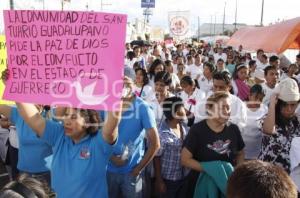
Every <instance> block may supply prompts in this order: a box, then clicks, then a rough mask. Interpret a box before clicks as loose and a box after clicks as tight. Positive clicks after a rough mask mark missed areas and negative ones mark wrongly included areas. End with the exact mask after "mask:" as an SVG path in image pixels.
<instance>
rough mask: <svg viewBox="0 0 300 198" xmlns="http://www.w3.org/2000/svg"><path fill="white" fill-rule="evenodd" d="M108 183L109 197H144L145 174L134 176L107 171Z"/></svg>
mask: <svg viewBox="0 0 300 198" xmlns="http://www.w3.org/2000/svg"><path fill="white" fill-rule="evenodd" d="M107 185H108V195H109V198H142V186H143V174H142V173H141V174H140V175H138V176H137V177H133V176H131V175H130V173H125V174H121V173H112V172H109V171H107Z"/></svg>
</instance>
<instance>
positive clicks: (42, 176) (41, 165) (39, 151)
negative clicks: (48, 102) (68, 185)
mask: <svg viewBox="0 0 300 198" xmlns="http://www.w3.org/2000/svg"><path fill="white" fill-rule="evenodd" d="M35 108H36V109H37V111H38V113H39V114H40V115H41V114H42V113H43V112H44V111H43V107H42V106H41V105H36V106H35ZM0 114H3V115H4V116H5V117H7V118H9V120H10V122H11V123H12V124H13V125H15V126H16V131H17V134H18V139H19V152H18V164H17V168H18V170H19V171H20V172H23V173H27V174H29V175H30V176H32V177H34V178H36V179H39V180H41V181H46V182H47V183H48V184H50V172H49V169H48V168H47V167H46V161H45V158H46V157H48V156H50V155H52V148H51V146H50V145H48V144H47V143H46V142H45V141H43V140H41V139H39V138H38V137H37V136H36V135H35V133H34V132H33V130H32V129H31V128H30V127H29V126H28V125H27V124H26V123H25V121H24V120H23V118H22V117H21V115H20V114H19V112H18V110H17V108H16V107H11V106H7V105H0Z"/></svg>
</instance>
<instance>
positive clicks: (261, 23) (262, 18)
mask: <svg viewBox="0 0 300 198" xmlns="http://www.w3.org/2000/svg"><path fill="white" fill-rule="evenodd" d="M264 4H265V1H264V0H262V1H261V16H260V26H263V25H264V24H263V20H264V6H265V5H264Z"/></svg>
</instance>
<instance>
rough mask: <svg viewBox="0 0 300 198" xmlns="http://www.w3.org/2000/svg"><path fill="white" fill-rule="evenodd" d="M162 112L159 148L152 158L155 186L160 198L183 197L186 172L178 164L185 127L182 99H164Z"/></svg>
mask: <svg viewBox="0 0 300 198" xmlns="http://www.w3.org/2000/svg"><path fill="white" fill-rule="evenodd" d="M163 110H164V115H165V118H166V119H165V120H164V121H163V123H162V125H161V127H160V128H159V129H158V131H159V135H160V145H161V147H160V149H159V151H158V153H157V154H156V157H155V158H154V170H155V184H156V185H155V186H156V189H157V191H158V192H159V194H160V197H166V198H175V197H184V196H185V192H184V190H183V183H184V178H185V176H186V174H187V171H186V169H185V168H184V167H182V165H181V163H180V154H181V149H182V145H183V141H184V139H185V137H186V135H187V126H186V125H185V124H184V123H183V120H185V119H186V114H185V109H184V105H183V101H182V99H181V98H178V97H171V98H167V99H165V100H164V102H163ZM170 162H172V163H170Z"/></svg>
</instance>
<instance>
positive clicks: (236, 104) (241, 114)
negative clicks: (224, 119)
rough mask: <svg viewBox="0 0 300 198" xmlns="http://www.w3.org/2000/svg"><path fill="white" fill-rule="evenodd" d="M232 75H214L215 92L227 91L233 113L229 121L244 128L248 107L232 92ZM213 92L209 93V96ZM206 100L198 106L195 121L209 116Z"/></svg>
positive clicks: (221, 73)
mask: <svg viewBox="0 0 300 198" xmlns="http://www.w3.org/2000/svg"><path fill="white" fill-rule="evenodd" d="M230 83H231V77H230V74H229V73H228V72H217V73H215V74H214V76H213V92H221V91H223V92H227V93H229V98H230V107H231V114H230V118H229V121H230V122H232V123H234V124H236V125H238V126H239V128H243V127H245V125H246V122H247V107H246V105H245V103H243V102H242V101H241V100H240V99H239V98H238V97H236V96H234V95H232V94H230V92H229V91H230V89H231V85H230ZM210 95H211V94H208V97H209V96H210ZM205 105H206V100H205V101H203V103H200V104H198V105H197V106H196V110H195V123H196V122H199V121H201V120H203V119H206V118H207V114H206V110H205V109H206V108H205Z"/></svg>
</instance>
